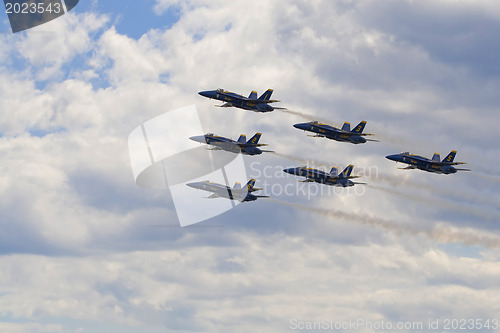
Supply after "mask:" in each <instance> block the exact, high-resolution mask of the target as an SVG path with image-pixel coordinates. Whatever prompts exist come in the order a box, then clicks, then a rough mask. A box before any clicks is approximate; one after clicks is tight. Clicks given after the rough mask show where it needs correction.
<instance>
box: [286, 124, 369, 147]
mask: <svg viewBox="0 0 500 333" xmlns="http://www.w3.org/2000/svg"><path fill="white" fill-rule="evenodd" d="M365 125H366V121H362V122H360V123H359V124H358V125H356V127H354V129H353V130H352V131H351V124H350V123H348V122H345V123H344V125H343V126H342V128H336V127H334V126H331V125H327V124H323V123H320V122H318V121H316V120H313V121H310V122H308V123H301V124H295V125H293V127H295V128H298V129H301V130H304V131H308V132H313V133H316V135H308V136H312V137H314V138H328V139H332V140H336V141H342V142H350V143H354V144H360V143H365V142H366V141H378V140H373V139H365V138H364V137H363V136H368V135H373V134H369V133H363V130H364V129H365Z"/></svg>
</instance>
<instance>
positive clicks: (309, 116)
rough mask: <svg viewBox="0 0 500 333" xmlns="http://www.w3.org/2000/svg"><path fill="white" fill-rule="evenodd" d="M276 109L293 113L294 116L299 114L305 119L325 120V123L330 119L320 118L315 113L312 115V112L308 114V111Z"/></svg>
mask: <svg viewBox="0 0 500 333" xmlns="http://www.w3.org/2000/svg"><path fill="white" fill-rule="evenodd" d="M277 110H278V111H281V112H285V113H288V114H293V115H295V116H299V117H301V118H302V119H305V120H307V121H311V120H318V121H322V122H325V123H328V122H331V121H332V120H331V119H330V120H328V119H324V118H320V117H318V116H315V115H312V114H308V113H304V112H299V111H293V110H289V109H277Z"/></svg>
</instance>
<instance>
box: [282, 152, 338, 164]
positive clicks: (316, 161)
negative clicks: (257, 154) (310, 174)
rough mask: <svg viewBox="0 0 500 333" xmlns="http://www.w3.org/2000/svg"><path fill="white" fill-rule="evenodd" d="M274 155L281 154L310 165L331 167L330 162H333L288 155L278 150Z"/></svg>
mask: <svg viewBox="0 0 500 333" xmlns="http://www.w3.org/2000/svg"><path fill="white" fill-rule="evenodd" d="M273 154H274V155H276V156H279V157H283V158H286V159H287V160H290V161H295V162H299V163H302V164H305V165H308V166H313V165H315V166H325V167H329V166H330V164H332V163H331V162H322V161H318V160H311V159H309V160H308V159H305V158H302V157H297V156H293V155H286V154H281V153H277V152H273Z"/></svg>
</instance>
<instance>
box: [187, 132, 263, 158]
mask: <svg viewBox="0 0 500 333" xmlns="http://www.w3.org/2000/svg"><path fill="white" fill-rule="evenodd" d="M261 135H262V133H255V135H254V136H252V137H251V138H250V140H248V141H247V140H246V139H247V137H246V135H244V134H241V135H240V137H239V138H238V141H234V140H232V139H229V138H225V137H223V136H218V135H215V134H213V133H207V134H205V135H199V136H192V137H190V139H191V140H193V141H196V142H200V143H206V144H208V145H212V146H214V148H212V149H211V150H225V151H229V152H232V153H242V154H244V155H260V154H262V153H263V152H272V150H262V149H260V148H258V147H262V146H267V144H266V143H259V139H260V137H261Z"/></svg>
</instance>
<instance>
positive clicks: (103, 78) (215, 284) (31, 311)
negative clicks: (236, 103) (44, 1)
mask: <svg viewBox="0 0 500 333" xmlns="http://www.w3.org/2000/svg"><path fill="white" fill-rule="evenodd" d="M2 15H4V14H2ZM325 17H327V18H328V19H325ZM6 20H7V16H6V15H4V16H3V17H2V18H1V22H2V25H3V26H5V28H4V29H3V31H4V33H2V34H1V35H0V112H2V115H3V117H1V119H0V133H2V136H1V137H0V157H1V159H2V163H1V166H0V167H1V168H2V170H1V172H0V175H1V176H0V194H1V196H2V201H1V202H0V231H1V232H0V261H1V265H0V267H2V269H1V274H0V286H2V287H1V289H0V314H1V319H0V331H2V332H4V331H5V332H16V333H17V332H30V333H31V332H136V331H144V332H165V331H172V330H177V331H179V332H194V331H203V332H221V331H238V332H255V331H262V332H289V331H291V330H292V329H291V327H290V321H292V320H294V319H296V320H301V321H304V322H306V321H321V320H330V321H349V320H356V319H359V318H362V319H365V320H369V321H380V320H384V321H391V322H397V321H403V322H404V321H423V322H427V321H428V320H436V319H440V320H443V319H444V318H473V319H476V318H479V319H483V320H486V319H490V320H493V319H500V318H498V313H500V311H499V310H500V309H499V304H500V295H499V294H498V290H499V285H498V283H499V282H498V274H499V273H500V265H499V263H498V262H499V259H500V255H499V252H498V251H499V247H500V238H499V237H498V229H499V224H498V222H500V214H499V209H500V207H499V204H498V203H499V202H500V193H499V191H498V184H499V179H500V172H499V171H498V162H499V161H498V156H500V149H499V147H498V142H499V140H500V137H499V134H498V132H497V131H496V130H495V129H496V128H497V127H498V126H500V122H499V120H500V119H499V117H498V105H499V103H500V98H499V95H498V91H499V88H500V77H499V75H498V74H499V71H498V70H499V68H500V62H499V60H498V59H500V58H499V57H498V53H499V50H500V41H499V40H498V36H497V31H498V26H499V25H500V6H499V5H497V4H496V3H494V2H491V1H460V2H457V1H448V0H439V1H419V2H415V1H404V0H390V1H386V2H384V3H383V4H381V3H380V2H379V1H374V0H356V1H313V2H304V1H298V0H297V1H295V0H294V1H273V2H269V1H254V2H252V4H251V5H249V4H248V3H247V2H245V1H232V2H230V3H228V2H225V1H212V2H210V3H207V2H205V1H201V0H200V1H198V0H190V1H176V0H148V1H132V0H127V1H111V0H99V1H81V3H80V4H79V5H78V6H77V7H76V8H75V9H74V11H72V12H70V13H69V14H67V15H64V16H63V17H61V18H59V19H57V20H54V21H52V22H50V23H47V24H45V25H42V26H39V27H36V28H34V29H31V30H29V31H26V32H21V33H17V34H12V33H11V32H10V31H9V30H8V26H7V21H6ZM219 87H221V88H225V89H228V90H232V91H235V92H238V93H241V94H243V95H248V94H249V92H250V91H252V90H256V91H257V92H258V93H259V94H260V93H262V92H263V91H265V90H266V89H268V88H272V89H274V93H273V98H276V99H279V100H281V101H282V102H281V103H279V106H283V107H287V108H288V109H289V110H291V111H294V112H295V113H285V112H280V111H274V112H272V113H268V114H258V113H253V112H247V111H243V110H239V109H232V108H216V107H214V104H218V103H217V102H214V101H210V100H207V99H204V98H203V97H201V96H199V95H198V94H197V92H198V91H201V90H208V89H215V88H219ZM188 105H195V106H196V109H197V111H198V114H199V118H200V119H199V121H200V124H201V126H202V128H203V130H204V131H206V132H214V133H216V134H219V135H223V136H228V137H232V138H233V139H236V138H237V137H238V136H239V135H240V134H241V133H244V134H246V135H247V137H250V136H251V135H253V134H254V133H255V132H262V133H263V135H262V139H261V141H262V142H264V143H268V144H269V149H272V150H275V151H276V152H277V153H278V154H270V153H268V154H263V155H260V156H250V157H248V156H246V157H245V158H244V161H245V165H246V170H247V176H248V177H255V178H256V179H257V184H256V185H257V186H258V187H264V190H263V191H262V194H268V195H270V196H271V199H268V200H266V199H259V200H258V201H256V202H250V203H243V204H240V205H238V206H237V207H235V208H234V209H232V210H229V211H227V212H226V213H223V214H221V215H218V216H216V217H213V218H211V219H209V220H207V221H204V222H202V223H199V224H196V225H194V226H192V227H187V228H180V227H179V222H178V218H177V213H176V210H175V208H176V207H175V206H174V198H173V196H174V194H172V193H171V192H170V191H164V190H158V189H152V188H142V187H139V186H137V185H136V184H135V181H134V176H133V172H132V167H131V160H130V156H129V142H128V137H129V134H130V133H131V132H132V131H133V130H134V129H136V128H137V127H138V126H140V125H141V124H143V123H145V122H147V121H149V120H150V119H153V118H154V117H157V116H161V115H163V114H165V113H168V112H169V111H172V110H175V109H178V108H181V107H184V106H188ZM308 119H320V120H327V121H328V122H329V123H332V124H335V125H341V124H342V123H343V122H344V121H349V122H351V124H357V123H358V122H359V121H361V120H366V121H367V125H366V131H367V132H369V133H375V138H377V139H379V140H380V141H381V142H379V143H373V142H369V143H367V144H365V145H349V144H343V143H339V142H335V141H329V140H326V139H321V138H311V137H308V136H307V135H305V134H304V133H303V132H301V131H298V130H296V129H295V128H293V127H292V125H293V124H295V123H299V122H304V121H306V120H308ZM186 121H188V119H187V118H186ZM181 125H182V124H179V125H178V126H171V127H168V128H165V135H166V136H167V135H171V136H173V137H175V138H178V137H182V136H185V135H186V131H183V130H182V126H181ZM160 133H162V131H160ZM197 134H198V135H201V134H203V133H197ZM453 149H455V150H457V151H458V153H457V157H456V159H457V160H458V161H464V162H467V167H468V168H470V169H472V170H473V171H472V172H462V173H458V174H454V175H448V176H446V175H434V174H429V173H425V172H422V171H418V170H411V171H405V170H398V169H397V165H396V164H395V163H394V162H391V161H388V160H387V159H385V156H386V155H388V154H394V153H398V152H401V151H406V150H408V151H411V152H413V153H416V154H420V155H424V156H427V157H431V156H432V154H433V153H434V152H439V153H440V154H441V156H445V155H446V154H447V153H448V152H449V151H451V150H453ZM175 150H176V147H173V145H166V146H164V147H163V148H162V149H161V151H162V153H165V154H167V153H169V152H172V151H175ZM222 154H224V153H223V152H222ZM224 157H227V156H225V155H224ZM306 162H307V163H309V164H311V165H313V166H316V167H322V168H328V169H330V168H331V167H332V166H339V167H342V166H345V165H348V164H351V163H352V164H354V165H355V168H354V173H358V174H363V175H364V177H362V178H361V179H360V181H364V182H367V183H368V185H367V186H364V187H362V186H359V187H356V188H357V189H358V190H359V191H360V192H356V191H354V189H345V190H342V189H339V190H336V191H335V192H323V193H322V192H321V190H324V187H322V186H321V185H319V184H304V183H298V182H297V178H296V177H293V176H291V175H286V174H284V173H283V172H281V170H282V169H284V168H288V167H294V166H299V165H302V164H304V163H306ZM193 165H194V167H196V166H197V165H196V163H193V164H191V163H190V164H189V166H190V167H192V166H193ZM200 167H204V166H200ZM186 169H188V168H187V167H186ZM366 170H369V171H370V172H369V173H368V174H367V173H365V171H366ZM246 180H247V179H241V180H240V182H242V183H245V182H246ZM285 188H287V189H292V190H293V191H296V193H292V194H291V195H290V194H287V193H284V192H283V191H280V190H283V189H285ZM314 193H319V194H314ZM204 196H206V194H205V193H202V192H201V191H195V190H193V192H192V202H193V209H197V208H198V209H199V206H197V207H194V206H195V204H194V203H197V202H202V201H203V200H204V199H202V197H204ZM214 200H223V199H214ZM215 202H217V201H215ZM357 331H363V330H362V329H361V328H360V329H359V330H357ZM364 331H369V330H364ZM479 331H480V330H479ZM409 332H411V330H409Z"/></svg>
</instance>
